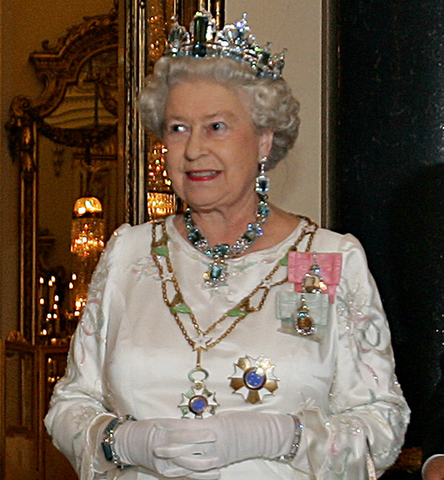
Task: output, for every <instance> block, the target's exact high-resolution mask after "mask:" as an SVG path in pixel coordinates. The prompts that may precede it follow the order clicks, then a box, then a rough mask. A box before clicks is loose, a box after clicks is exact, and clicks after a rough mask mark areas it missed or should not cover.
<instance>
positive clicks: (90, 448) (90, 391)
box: [45, 225, 129, 480]
mask: <svg viewBox="0 0 444 480" xmlns="http://www.w3.org/2000/svg"><path fill="white" fill-rule="evenodd" d="M126 228H129V225H122V226H121V227H120V228H119V229H118V230H116V232H114V234H113V236H112V237H111V239H110V240H109V241H108V243H107V246H106V249H105V250H104V252H103V253H102V256H101V258H100V261H99V263H98V265H97V268H96V270H95V272H94V275H93V278H92V281H91V284H90V286H89V290H88V303H87V305H86V307H85V309H84V311H83V314H82V317H81V319H80V321H79V325H78V327H77V330H76V332H75V334H74V336H73V338H72V341H71V346H70V351H69V354H68V361H67V368H66V372H65V375H64V377H63V378H62V379H61V380H60V381H59V382H58V383H57V385H56V387H55V389H54V393H53V395H52V398H51V402H50V409H49V412H48V414H47V416H46V418H45V425H46V428H47V430H48V432H49V434H50V435H51V437H52V440H53V442H54V444H55V446H56V447H57V448H58V449H59V450H60V451H61V452H62V453H63V454H64V455H65V456H66V457H67V458H68V460H69V461H70V463H71V464H72V466H73V467H74V469H75V470H76V471H77V473H78V475H79V477H80V479H81V480H90V479H93V478H95V472H94V469H93V463H94V458H95V454H96V450H97V448H98V446H99V445H100V442H101V437H102V432H103V431H104V429H105V428H106V425H107V424H108V423H109V422H110V420H111V419H112V418H114V416H113V414H112V412H109V411H108V410H107V408H106V401H105V399H104V396H103V387H102V367H103V361H104V356H105V348H106V341H105V337H106V332H107V318H108V314H107V304H108V299H109V297H110V295H111V292H110V291H109V290H110V288H109V286H108V283H109V282H108V279H109V274H110V270H111V269H112V268H113V267H112V265H113V257H114V256H115V249H116V244H117V243H118V241H119V237H120V235H121V233H122V232H123V231H124V230H125V229H126ZM110 465H111V464H110Z"/></svg>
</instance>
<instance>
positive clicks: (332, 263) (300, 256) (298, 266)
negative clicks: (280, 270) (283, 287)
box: [288, 252, 342, 303]
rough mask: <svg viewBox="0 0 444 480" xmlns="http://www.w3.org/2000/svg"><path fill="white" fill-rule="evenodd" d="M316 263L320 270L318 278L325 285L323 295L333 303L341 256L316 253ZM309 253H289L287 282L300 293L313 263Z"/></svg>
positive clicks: (339, 277) (339, 272)
mask: <svg viewBox="0 0 444 480" xmlns="http://www.w3.org/2000/svg"><path fill="white" fill-rule="evenodd" d="M315 255H316V263H317V265H318V266H319V268H320V269H321V273H320V276H321V277H322V280H323V281H324V283H325V284H326V285H327V290H326V291H325V293H327V294H328V296H329V300H330V302H331V303H333V302H334V299H335V294H336V287H337V286H338V285H339V281H340V279H341V268H342V255H341V254H340V253H316V254H315ZM314 260H315V257H314V255H313V253H311V252H289V254H288V281H289V282H291V283H294V286H295V291H296V292H302V282H303V280H304V278H305V275H306V274H307V273H310V268H311V267H312V265H313V264H314V263H315V261H314Z"/></svg>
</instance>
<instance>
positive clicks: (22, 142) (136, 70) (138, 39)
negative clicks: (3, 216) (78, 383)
mask: <svg viewBox="0 0 444 480" xmlns="http://www.w3.org/2000/svg"><path fill="white" fill-rule="evenodd" d="M200 3H201V2H199V0H152V1H150V2H141V1H139V0H114V8H113V9H112V10H111V11H110V12H109V13H107V14H104V15H99V16H94V17H87V18H85V19H84V22H83V23H81V24H78V25H74V26H73V27H71V28H70V29H69V30H68V33H67V34H66V35H65V36H64V37H61V38H60V39H59V40H58V42H57V44H56V45H55V46H50V45H49V44H48V42H47V41H45V42H43V43H42V47H43V50H42V51H36V52H33V53H31V55H30V57H29V60H30V62H31V64H32V65H33V66H34V68H35V71H36V75H37V77H38V78H39V79H40V80H41V81H42V83H43V85H44V89H43V92H42V93H41V95H40V96H39V97H38V98H36V99H31V98H28V97H25V96H18V97H16V98H14V99H13V101H12V104H11V109H10V121H9V122H8V124H7V126H6V128H7V129H8V131H9V146H10V152H11V156H12V158H13V159H14V160H15V161H17V162H18V164H19V166H20V230H19V235H20V247H19V259H20V272H19V277H20V295H19V296H20V307H19V320H18V329H19V331H20V333H21V335H22V336H23V337H24V338H25V339H26V340H28V341H29V342H30V343H32V344H37V343H39V341H38V339H39V331H40V329H39V322H38V319H37V302H38V278H37V277H38V265H39V259H38V256H39V241H38V228H39V225H38V195H39V188H38V178H39V163H40V162H39V134H40V133H42V131H41V129H42V125H43V124H44V120H45V118H47V117H48V116H49V115H50V114H51V113H52V112H54V110H56V109H57V107H58V106H59V105H60V103H61V102H62V101H63V99H64V96H65V94H66V90H67V87H68V85H70V84H72V83H73V82H75V79H76V78H77V76H78V74H79V69H80V68H81V66H82V64H84V63H85V60H86V59H87V58H89V57H92V56H93V55H96V54H98V53H99V52H104V51H110V50H113V49H114V50H117V52H118V91H119V94H118V105H117V111H118V121H117V138H118V149H117V161H118V172H119V174H118V175H119V185H118V192H117V197H118V198H117V204H118V209H119V210H118V217H119V220H120V222H129V223H131V224H138V223H142V222H144V221H146V220H147V219H148V216H147V205H146V202H147V193H148V192H149V191H150V181H149V178H147V166H149V165H150V161H152V156H153V148H154V145H155V143H156V142H157V140H156V139H154V138H153V137H150V136H148V135H147V134H146V132H145V131H144V129H143V127H142V125H141V124H140V121H139V118H138V114H137V111H136V108H135V103H136V98H137V95H138V92H139V91H140V89H141V88H142V87H143V85H144V79H145V77H146V75H147V74H148V73H150V71H151V70H152V68H153V64H154V62H155V61H156V60H157V59H158V58H159V57H160V56H161V55H162V52H163V48H164V44H165V39H166V32H167V29H168V27H169V24H170V22H171V18H172V16H173V15H177V16H178V17H179V20H180V22H181V23H183V24H185V25H187V24H189V23H190V22H191V20H192V17H193V15H194V13H195V12H196V10H197V9H198V6H199V5H200ZM204 5H205V6H206V8H207V9H209V10H210V11H211V12H212V13H213V16H214V17H215V18H216V20H217V21H218V22H219V24H223V16H224V11H225V4H224V0H207V2H204ZM45 129H46V126H45ZM103 134H104V136H106V135H108V134H109V131H105V132H104V133H103ZM72 135H73V134H72ZM44 136H47V137H48V138H51V139H52V140H53V141H56V142H60V143H63V142H65V144H66V141H67V140H66V137H63V138H62V135H61V134H60V131H57V129H49V130H48V129H46V130H45V133H44ZM70 141H71V143H75V138H74V137H72V138H71V139H69V138H68V143H69V142H70Z"/></svg>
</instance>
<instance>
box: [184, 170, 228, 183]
mask: <svg viewBox="0 0 444 480" xmlns="http://www.w3.org/2000/svg"><path fill="white" fill-rule="evenodd" d="M220 173H221V172H220V171H218V170H192V171H189V172H186V175H187V177H188V179H189V180H191V181H193V182H208V181H210V180H214V179H215V178H216V177H217V176H218V175H220Z"/></svg>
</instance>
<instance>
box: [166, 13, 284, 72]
mask: <svg viewBox="0 0 444 480" xmlns="http://www.w3.org/2000/svg"><path fill="white" fill-rule="evenodd" d="M285 51H286V50H285V49H284V50H283V51H282V52H281V53H278V54H275V55H272V54H271V42H268V43H267V44H266V45H265V47H261V46H259V45H258V44H257V42H256V37H255V36H254V35H253V33H252V31H251V28H250V26H249V25H248V22H247V14H246V13H244V14H243V16H242V19H241V20H238V21H237V22H235V23H233V24H229V25H225V27H224V28H223V29H222V30H217V27H216V23H215V21H214V19H213V16H212V15H211V13H209V12H207V11H206V10H201V11H199V12H197V13H196V15H195V16H194V19H193V22H192V23H191V25H190V32H189V33H188V32H187V30H186V28H185V27H184V26H182V25H180V24H179V23H178V21H177V18H175V19H174V22H173V25H172V27H171V31H170V34H169V36H168V42H167V48H166V51H165V55H167V56H170V57H182V56H189V57H197V58H199V57H222V58H231V59H233V60H237V61H241V62H244V63H247V64H248V65H250V67H251V68H252V69H253V70H254V71H255V72H256V75H257V76H258V77H269V78H272V79H273V80H276V79H278V78H281V76H282V69H283V68H284V65H285Z"/></svg>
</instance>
